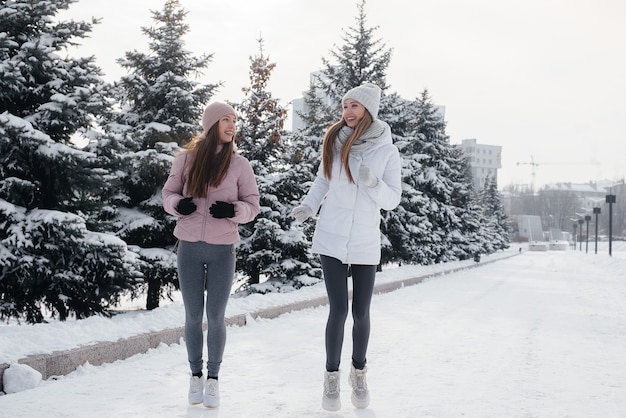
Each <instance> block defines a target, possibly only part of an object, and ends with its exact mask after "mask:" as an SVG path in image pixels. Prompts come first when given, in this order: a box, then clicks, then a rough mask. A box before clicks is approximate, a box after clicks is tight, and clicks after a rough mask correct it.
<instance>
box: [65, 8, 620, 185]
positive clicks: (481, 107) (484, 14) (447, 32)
mask: <svg viewBox="0 0 626 418" xmlns="http://www.w3.org/2000/svg"><path fill="white" fill-rule="evenodd" d="M164 4H165V0H162V1H155V0H143V1H128V0H108V1H107V2H94V1H93V0H79V2H78V3H77V4H75V5H73V6H72V7H71V8H70V10H69V11H68V12H66V13H64V14H63V15H62V17H64V18H65V17H68V16H71V17H72V18H75V19H89V18H91V17H92V16H93V17H98V18H102V23H101V24H99V25H96V27H95V28H94V30H93V32H92V33H91V38H90V39H87V40H84V41H83V42H82V46H81V47H80V49H79V50H78V52H79V53H80V55H91V54H94V55H96V57H97V63H98V65H99V66H100V67H101V68H102V69H103V71H104V72H105V78H106V79H107V80H108V81H114V80H117V79H119V77H120V76H122V75H123V74H124V71H123V69H122V68H121V67H120V66H119V65H118V64H117V63H116V59H118V58H121V57H123V56H124V53H125V52H127V51H131V50H139V51H147V44H148V38H147V37H146V36H145V35H143V34H142V33H141V27H146V26H153V25H154V23H155V22H154V21H153V20H152V18H151V13H150V10H162V8H163V5H164ZM181 4H182V6H183V8H184V9H185V10H186V11H187V12H188V15H187V20H186V21H187V23H188V24H189V25H190V31H189V33H188V34H187V36H186V37H185V38H184V39H185V41H186V47H187V49H188V50H189V51H191V52H192V53H193V54H194V55H200V54H203V53H206V54H214V57H213V61H212V63H211V64H210V65H209V67H208V68H207V69H206V71H205V72H204V76H203V78H202V79H201V80H200V81H201V82H206V83H216V82H219V81H221V82H223V83H224V87H223V88H222V89H221V90H220V91H219V92H218V94H217V95H216V96H215V97H214V98H215V99H217V100H232V101H239V100H241V99H242V98H243V93H242V92H241V88H242V87H247V86H248V85H249V78H248V71H249V67H250V56H253V55H256V54H257V53H258V42H257V40H258V39H259V36H262V38H263V40H264V51H265V54H266V55H268V56H269V58H270V60H271V61H272V62H274V63H275V64H276V69H275V70H274V72H273V73H272V77H271V81H270V83H269V86H268V89H269V91H270V92H271V93H272V95H273V96H274V97H276V98H278V99H280V100H281V101H282V102H283V105H284V106H287V104H288V102H289V101H290V100H292V99H294V98H296V97H299V96H301V95H302V92H303V91H305V90H306V89H307V88H308V83H309V75H310V73H311V72H313V71H317V70H319V69H320V68H321V67H322V57H325V58H328V59H330V58H331V57H330V54H329V51H330V50H331V49H333V48H334V46H335V45H342V44H343V41H342V39H341V37H342V35H343V30H345V29H348V28H349V27H353V26H354V25H355V18H356V16H357V4H358V1H357V0H315V1H302V0H262V1H259V0H230V1H211V0H205V1H197V0H181ZM365 10H366V15H367V25H368V27H374V26H377V27H378V29H377V30H376V32H375V38H376V39H380V40H381V41H382V42H384V43H385V44H386V46H387V47H389V48H392V49H393V55H392V58H391V62H390V65H389V68H388V72H387V82H388V83H389V84H390V85H391V88H390V91H391V92H397V93H399V94H400V95H401V96H402V97H404V98H406V99H414V98H416V97H417V96H418V95H419V94H420V93H421V92H422V91H423V90H424V89H428V91H429V92H430V95H431V97H432V98H433V101H434V102H435V104H438V105H443V106H445V108H446V121H447V133H448V135H449V136H450V141H451V142H452V143H460V142H461V141H462V140H463V139H465V138H476V139H477V141H478V143H479V144H490V145H500V146H502V166H503V167H502V169H501V170H500V175H499V178H498V182H499V185H500V187H503V186H506V185H508V184H512V183H513V184H530V183H531V182H532V177H533V176H532V173H533V169H534V172H535V185H536V187H539V186H541V185H542V184H544V183H546V182H555V181H571V182H586V181H590V180H599V179H609V180H618V179H622V178H624V176H625V175H626V168H625V166H626V101H625V100H626V25H624V22H626V2H624V1H623V0H586V1H585V0H526V1H524V2H520V1H513V0H472V1H467V0H421V1H418V2H408V3H407V2H406V1H405V0H368V1H367V3H366V9H365ZM531 162H534V163H535V164H536V165H531V164H530V163H531Z"/></svg>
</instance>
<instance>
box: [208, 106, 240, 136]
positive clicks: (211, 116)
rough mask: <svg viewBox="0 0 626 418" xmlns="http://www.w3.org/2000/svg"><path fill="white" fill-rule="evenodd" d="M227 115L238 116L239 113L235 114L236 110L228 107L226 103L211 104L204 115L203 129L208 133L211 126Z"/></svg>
mask: <svg viewBox="0 0 626 418" xmlns="http://www.w3.org/2000/svg"><path fill="white" fill-rule="evenodd" d="M225 115H235V116H237V112H235V109H233V107H232V106H230V105H227V104H226V103H222V102H214V103H211V104H210V105H208V106H207V107H206V109H204V114H203V115H202V129H204V130H205V131H208V130H209V129H211V126H213V125H215V124H216V123H217V122H218V121H219V120H220V118H221V117H222V116H225Z"/></svg>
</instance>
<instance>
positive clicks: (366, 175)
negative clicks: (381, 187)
mask: <svg viewBox="0 0 626 418" xmlns="http://www.w3.org/2000/svg"><path fill="white" fill-rule="evenodd" d="M359 181H360V182H361V183H363V184H365V185H366V186H367V187H376V185H377V184H378V179H377V178H376V176H375V175H374V174H373V173H372V170H370V168H369V167H368V166H366V165H365V164H361V166H360V167H359Z"/></svg>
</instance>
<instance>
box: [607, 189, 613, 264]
mask: <svg viewBox="0 0 626 418" xmlns="http://www.w3.org/2000/svg"><path fill="white" fill-rule="evenodd" d="M606 203H608V204H609V255H613V203H615V195H614V194H607V195H606Z"/></svg>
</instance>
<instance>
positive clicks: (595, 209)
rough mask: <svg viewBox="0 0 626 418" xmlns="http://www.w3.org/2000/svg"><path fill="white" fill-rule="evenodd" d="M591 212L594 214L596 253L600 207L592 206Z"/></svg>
mask: <svg viewBox="0 0 626 418" xmlns="http://www.w3.org/2000/svg"><path fill="white" fill-rule="evenodd" d="M593 214H594V215H596V254H598V215H600V208H593Z"/></svg>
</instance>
